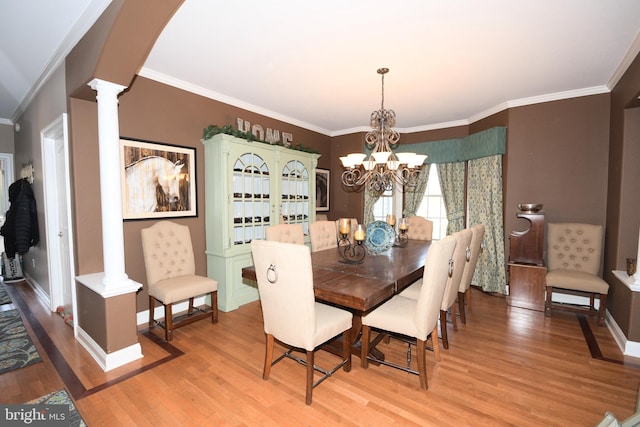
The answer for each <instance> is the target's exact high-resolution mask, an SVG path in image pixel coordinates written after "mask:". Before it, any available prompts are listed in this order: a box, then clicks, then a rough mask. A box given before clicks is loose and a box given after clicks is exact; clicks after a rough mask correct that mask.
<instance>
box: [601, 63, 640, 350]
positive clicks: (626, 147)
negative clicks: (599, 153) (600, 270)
mask: <svg viewBox="0 0 640 427" xmlns="http://www.w3.org/2000/svg"><path fill="white" fill-rule="evenodd" d="M638 95H640V56H637V57H636V58H635V60H634V61H633V62H632V63H631V65H630V66H629V68H628V69H627V70H626V72H625V73H624V75H623V76H622V78H621V79H620V81H619V82H618V84H617V85H616V86H615V88H614V89H613V91H612V92H611V113H610V114H611V120H610V124H611V133H610V136H609V138H610V147H611V148H610V150H609V175H608V197H609V198H608V201H607V230H608V232H607V238H606V244H605V260H604V262H605V271H604V272H605V276H604V278H605V280H606V281H607V282H608V283H609V300H608V304H607V306H608V309H609V311H610V312H611V314H612V315H613V317H614V319H615V320H616V323H617V324H618V326H619V327H620V329H621V330H622V331H623V332H624V333H625V335H626V336H627V338H629V339H630V340H632V341H640V298H638V297H637V295H634V294H632V293H631V292H630V291H629V289H628V288H627V287H626V286H625V285H623V284H622V283H620V282H619V281H618V280H617V279H616V278H615V277H614V276H613V274H612V273H611V271H612V270H624V268H625V259H626V258H628V257H633V256H634V254H635V253H636V251H637V249H636V251H634V250H633V247H634V246H635V245H637V243H638V229H639V228H640V191H638V185H639V184H638V183H640V168H639V167H638V156H639V153H640V138H639V133H640V132H639V130H638V128H639V127H640V123H639V120H640V117H639V114H638V112H637V109H638V108H637V107H638V102H639V101H638Z"/></svg>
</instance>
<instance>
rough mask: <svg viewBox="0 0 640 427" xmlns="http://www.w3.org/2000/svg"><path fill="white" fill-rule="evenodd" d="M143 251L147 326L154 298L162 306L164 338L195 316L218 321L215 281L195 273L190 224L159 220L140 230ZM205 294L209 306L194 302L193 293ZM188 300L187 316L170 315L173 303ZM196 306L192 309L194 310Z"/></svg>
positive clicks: (194, 295) (150, 324) (153, 309)
mask: <svg viewBox="0 0 640 427" xmlns="http://www.w3.org/2000/svg"><path fill="white" fill-rule="evenodd" d="M141 236H142V253H143V255H144V265H145V270H146V273H147V288H148V291H149V328H150V329H151V328H153V327H154V326H155V324H156V322H155V320H154V311H155V302H156V300H157V301H159V302H160V303H161V304H162V305H163V306H164V324H162V323H160V322H158V324H159V325H160V326H162V327H164V331H165V340H167V341H171V340H172V339H173V331H174V330H175V329H177V328H179V327H181V326H185V325H188V324H190V323H193V322H195V321H196V320H200V319H204V318H206V317H209V316H211V322H213V323H216V322H217V321H218V282H217V281H215V280H213V279H211V278H209V277H206V276H199V275H196V274H195V258H194V255H193V246H192V244H191V233H190V232H189V227H187V226H186V225H180V224H178V223H175V222H173V221H159V222H156V223H155V224H154V225H152V226H151V227H148V228H144V229H142V230H141ZM206 294H208V295H209V296H210V299H211V306H210V308H209V309H205V310H203V309H200V308H197V307H194V306H193V301H194V297H197V296H200V295H206ZM184 300H189V308H188V310H187V314H186V316H180V317H178V318H176V319H174V318H173V313H172V305H173V304H174V303H177V302H180V301H184ZM194 310H195V311H194Z"/></svg>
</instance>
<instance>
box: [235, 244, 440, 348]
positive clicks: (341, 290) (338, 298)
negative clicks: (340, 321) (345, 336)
mask: <svg viewBox="0 0 640 427" xmlns="http://www.w3.org/2000/svg"><path fill="white" fill-rule="evenodd" d="M430 246H431V241H424V240H411V239H410V240H409V241H408V243H407V245H406V246H404V247H396V246H393V247H391V248H390V249H388V250H387V251H385V252H382V253H376V254H368V255H367V256H365V258H364V260H363V261H362V262H361V263H348V262H344V260H343V258H342V256H341V255H340V253H339V251H338V248H331V249H325V250H322V251H317V252H312V253H311V265H312V270H313V290H314V294H315V297H316V300H317V301H320V302H323V303H327V304H331V305H334V306H337V307H340V308H343V309H347V310H349V311H351V312H352V313H353V324H352V330H351V338H352V350H353V354H356V355H358V356H359V355H360V350H359V347H360V345H359V342H360V333H361V329H362V316H363V315H365V314H366V313H367V312H369V311H371V310H373V309H374V308H375V307H377V306H379V305H380V304H382V303H384V302H385V301H387V300H389V299H390V298H391V297H393V296H394V295H397V294H398V293H400V292H402V291H403V290H404V289H405V288H406V287H407V286H409V285H410V284H412V283H413V282H415V281H416V280H418V279H420V278H422V276H423V273H424V263H425V259H426V256H427V251H428V250H429V247H430ZM242 277H243V278H244V279H248V280H252V281H255V280H256V272H255V268H254V267H253V266H249V267H245V268H243V269H242ZM335 350H336V352H338V353H339V349H338V348H337V347H336V348H335ZM372 350H373V351H375V346H374V345H373V346H372ZM377 357H384V355H382V354H378V355H377Z"/></svg>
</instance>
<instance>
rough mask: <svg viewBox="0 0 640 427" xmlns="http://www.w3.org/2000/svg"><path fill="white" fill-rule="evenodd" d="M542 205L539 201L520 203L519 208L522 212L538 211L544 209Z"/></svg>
mask: <svg viewBox="0 0 640 427" xmlns="http://www.w3.org/2000/svg"><path fill="white" fill-rule="evenodd" d="M542 206H543V205H541V204H537V203H519V204H518V209H520V210H521V211H522V212H528V213H536V212H538V211H540V210H541V209H542Z"/></svg>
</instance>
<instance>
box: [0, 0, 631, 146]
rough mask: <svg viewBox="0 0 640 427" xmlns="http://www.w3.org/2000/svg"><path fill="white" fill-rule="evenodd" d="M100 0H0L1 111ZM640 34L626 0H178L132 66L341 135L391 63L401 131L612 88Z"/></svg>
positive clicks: (18, 98) (361, 118) (375, 103)
mask: <svg viewBox="0 0 640 427" xmlns="http://www.w3.org/2000/svg"><path fill="white" fill-rule="evenodd" d="M108 2H109V0H56V1H55V2H51V1H49V0H20V1H17V0H0V120H2V118H4V119H8V120H9V121H12V120H13V119H15V117H16V113H17V112H19V109H20V103H21V102H23V101H24V99H25V97H28V96H29V94H30V93H33V88H34V85H37V84H38V82H39V81H40V80H41V79H42V74H43V70H46V69H47V68H48V67H49V68H50V67H51V64H53V63H55V61H56V60H58V61H61V59H59V56H60V55H61V54H63V53H64V54H66V52H68V50H69V49H70V48H71V47H72V46H73V44H72V45H71V46H70V47H67V48H64V44H65V43H68V41H69V39H71V40H75V41H76V42H77V40H78V39H79V37H78V35H77V34H75V35H74V31H75V32H76V33H77V32H78V28H84V31H86V29H87V28H89V26H90V24H92V23H93V22H94V21H95V19H96V17H97V15H96V11H99V12H101V11H102V10H103V9H104V7H105V6H106V4H107V3H108ZM94 15H95V16H94ZM25 23H28V25H25ZM85 27H86V28H85ZM66 31H70V33H69V34H67V33H66ZM639 35H640V1H635V0H607V1H603V0H562V1H558V0H537V1H535V2H531V1H529V2H524V1H513V0H483V1H477V0H456V1H442V0H400V1H397V2H394V3H391V2H388V1H386V2H383V1H380V0H367V1H363V0H352V1H344V0H323V1H317V2H302V1H295V0H271V1H259V0H236V1H233V2H229V1H227V2H222V1H211V0H186V1H185V3H184V4H183V5H182V6H181V8H180V9H179V10H178V12H177V13H176V14H175V16H174V17H173V18H172V19H171V21H170V22H169V23H168V25H167V26H166V28H165V30H164V31H163V33H162V34H161V36H160V37H159V39H158V41H157V43H156V45H155V46H154V48H153V49H152V51H151V53H150V55H149V57H148V59H147V61H146V63H145V64H144V67H143V69H142V70H141V72H140V74H141V75H142V76H145V77H148V78H152V79H155V80H158V81H161V82H164V83H168V84H171V85H173V86H176V87H180V88H183V89H186V90H189V91H192V92H195V93H198V94H201V95H204V96H208V97H211V98H214V99H218V100H220V101H223V102H226V103H229V104H232V105H236V106H239V107H241V108H244V109H247V110H251V111H255V112H258V113H261V114H265V115H268V116H271V117H274V118H277V119H282V120H284V121H287V122H290V123H293V124H296V125H300V126H303V127H305V128H308V129H311V130H316V131H319V132H322V133H325V134H327V135H340V134H343V133H348V132H351V131H355V130H366V129H367V127H368V123H369V115H370V113H371V111H373V110H376V109H378V108H380V76H379V75H378V74H377V73H376V69H378V68H380V67H388V68H390V70H391V71H390V72H389V74H387V76H386V77H385V108H387V109H393V110H395V112H396V114H397V126H396V128H397V129H398V130H400V131H405V132H406V131H409V130H410V131H417V130H423V129H431V128H439V127H447V126H453V125H460V124H467V123H470V122H473V121H475V120H477V119H479V118H482V117H484V116H487V115H489V114H492V113H495V112H497V111H500V110H502V109H504V108H507V107H513V106H517V105H524V104H529V103H533V102H540V101H546V100H553V99H561V98H567V97H571V96H579V95H587V94H595V93H604V92H608V91H609V90H610V88H611V87H612V86H613V85H614V84H615V83H616V82H617V79H618V78H619V77H620V72H621V71H624V69H625V68H626V66H627V65H628V61H630V60H631V59H633V57H635V55H636V54H637V53H638V51H640V37H639ZM65 51H66V52H65ZM26 53H28V54H26ZM63 57H64V56H62V58H63ZM214 124H217V125H225V124H227V123H214ZM232 124H234V125H235V123H232Z"/></svg>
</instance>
